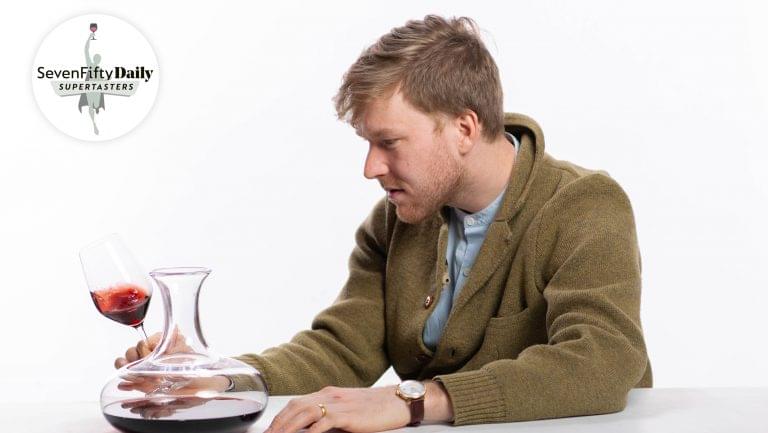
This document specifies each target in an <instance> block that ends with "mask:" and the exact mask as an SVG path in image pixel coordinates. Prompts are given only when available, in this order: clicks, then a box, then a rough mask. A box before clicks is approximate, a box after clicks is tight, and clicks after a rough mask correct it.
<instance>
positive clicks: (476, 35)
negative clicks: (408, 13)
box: [334, 15, 504, 141]
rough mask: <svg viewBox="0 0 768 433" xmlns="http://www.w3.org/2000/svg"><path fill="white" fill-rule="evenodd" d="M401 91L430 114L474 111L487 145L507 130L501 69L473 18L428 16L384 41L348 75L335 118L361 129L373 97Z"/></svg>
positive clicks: (337, 100)
mask: <svg viewBox="0 0 768 433" xmlns="http://www.w3.org/2000/svg"><path fill="white" fill-rule="evenodd" d="M397 90H400V91H401V92H402V94H403V97H404V98H405V100H406V101H408V102H409V103H410V104H412V105H413V106H414V107H416V108H417V109H419V110H421V111H422V112H424V113H427V114H430V115H439V114H448V115H454V116H457V115H460V114H462V113H464V112H466V110H472V111H474V112H475V113H476V114H477V117H478V120H479V122H480V124H481V130H482V135H483V136H484V137H485V138H486V139H487V140H489V141H490V140H493V139H495V138H497V137H498V136H499V135H500V134H501V133H502V132H503V130H504V110H503V106H502V105H503V94H502V90H501V80H500V79H499V71H498V68H497V67H496V62H494V60H493V58H492V57H491V54H490V53H489V52H488V50H487V49H486V48H485V44H483V41H482V40H481V38H480V32H479V29H478V27H477V24H476V23H475V21H473V20H472V19H471V18H467V17H459V18H449V19H445V18H443V17H440V16H437V15H427V16H426V17H424V19H423V20H410V21H408V22H407V23H405V25H404V26H402V27H397V28H394V29H392V30H391V31H390V32H389V33H387V34H385V35H383V36H382V37H380V38H379V40H378V41H376V43H374V44H373V45H371V46H370V47H368V48H367V49H365V50H364V51H363V53H362V54H361V55H360V57H359V58H358V59H357V61H356V62H355V63H354V64H352V66H350V68H349V70H347V72H346V73H345V74H344V78H343V80H342V84H341V87H339V91H338V93H337V94H336V96H335V97H334V103H335V106H336V114H337V115H338V117H339V119H341V120H344V121H346V122H349V123H350V124H351V125H352V126H353V127H355V128H358V127H359V120H360V119H361V117H362V115H363V113H364V112H365V109H366V107H367V105H368V103H369V102H370V101H371V100H372V99H375V98H381V97H388V96H391V95H392V94H394V92H395V91H397ZM435 118H436V119H437V120H438V121H437V128H440V127H441V126H442V124H441V123H440V121H439V117H438V116H435Z"/></svg>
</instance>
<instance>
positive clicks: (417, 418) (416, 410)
mask: <svg viewBox="0 0 768 433" xmlns="http://www.w3.org/2000/svg"><path fill="white" fill-rule="evenodd" d="M408 407H409V408H410V409H411V422H410V423H409V424H408V425H409V426H412V427H413V426H417V425H419V424H421V422H422V421H424V398H423V397H422V398H419V399H416V400H411V401H410V402H408Z"/></svg>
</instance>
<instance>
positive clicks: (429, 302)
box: [424, 295, 432, 308]
mask: <svg viewBox="0 0 768 433" xmlns="http://www.w3.org/2000/svg"><path fill="white" fill-rule="evenodd" d="M430 305H432V295H430V296H427V299H425V300H424V308H429V306H430Z"/></svg>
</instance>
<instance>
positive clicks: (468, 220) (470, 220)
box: [464, 217, 475, 226]
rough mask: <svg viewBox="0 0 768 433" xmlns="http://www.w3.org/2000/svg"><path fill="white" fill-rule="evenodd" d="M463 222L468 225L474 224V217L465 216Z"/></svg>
mask: <svg viewBox="0 0 768 433" xmlns="http://www.w3.org/2000/svg"><path fill="white" fill-rule="evenodd" d="M464 222H465V223H467V225H468V226H471V225H474V224H475V219H474V218H472V217H467V219H465V220H464Z"/></svg>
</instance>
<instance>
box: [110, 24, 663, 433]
mask: <svg viewBox="0 0 768 433" xmlns="http://www.w3.org/2000/svg"><path fill="white" fill-rule="evenodd" d="M335 101H336V109H337V112H338V114H339V117H340V118H342V119H345V120H347V121H349V122H350V123H351V125H352V126H354V127H355V129H356V131H357V133H358V134H359V135H360V136H362V137H364V138H365V139H367V140H368V142H369V151H368V156H367V158H366V161H365V170H364V171H365V177H367V178H369V179H376V180H377V181H378V182H379V183H380V184H381V186H382V187H383V188H384V189H385V190H386V191H387V198H386V199H383V200H381V201H380V202H379V203H378V204H377V205H376V206H375V207H374V209H373V211H372V213H371V214H370V216H369V217H368V218H367V219H366V221H365V222H364V223H363V224H362V226H361V227H360V228H359V229H358V231H357V233H356V247H355V249H354V250H353V252H352V255H351V257H350V261H349V269H350V274H349V279H348V281H347V282H346V284H345V285H344V287H343V289H342V291H341V293H340V294H339V296H338V298H337V299H336V301H335V302H334V303H333V305H331V306H330V307H329V308H327V309H326V310H324V311H322V312H321V313H320V314H318V315H317V317H315V319H314V321H313V322H312V327H311V330H307V331H303V332H300V333H299V334H297V335H296V336H295V337H294V338H293V339H292V340H291V342H290V343H287V344H283V345H281V346H279V347H275V348H271V349H268V350H266V351H264V352H263V353H262V354H260V355H257V354H249V355H243V356H242V357H240V359H241V360H242V361H244V362H247V363H249V364H251V365H253V366H254V367H256V368H257V369H258V370H259V371H261V372H262V373H263V375H264V378H265V380H266V382H267V383H268V385H269V389H270V391H271V393H272V394H278V395H279V394H306V395H303V396H301V397H298V398H296V399H294V400H292V401H291V402H290V403H289V404H288V405H287V406H286V408H285V409H284V410H283V411H282V412H280V413H279V414H278V415H277V416H276V417H275V419H274V420H273V421H272V424H271V426H270V431H274V432H286V433H293V432H296V431H298V430H299V429H301V428H304V427H308V428H309V430H308V431H309V432H311V433H316V432H321V431H325V430H328V429H330V428H332V427H338V428H343V429H345V430H349V431H353V432H370V431H380V430H387V429H392V428H397V427H402V426H405V425H408V424H416V423H418V422H419V421H426V422H452V423H453V424H455V425H465V424H473V423H487V422H511V421H521V420H532V419H541V418H552V417H564V416H575V415H587V414H599V413H607V412H615V411H619V410H622V409H623V408H624V406H625V405H626V397H627V393H628V391H629V390H630V389H631V388H633V387H638V386H641V387H650V386H651V383H652V378H651V369H650V364H649V360H648V356H647V354H646V348H645V343H644V339H643V334H642V328H641V324H640V255H639V251H638V246H637V239H636V234H635V224H634V218H633V214H632V209H631V206H630V203H629V200H628V198H627V196H626V195H625V194H624V192H623V191H622V189H621V188H620V187H619V185H618V184H617V183H616V182H615V181H613V180H612V179H611V178H610V177H608V175H607V174H605V173H604V172H597V171H591V170H587V169H584V168H581V167H578V166H576V165H574V164H571V163H568V162H564V161H558V160H555V159H554V158H552V157H551V156H549V155H548V154H546V153H545V152H544V139H543V135H542V132H541V129H540V128H539V126H538V125H537V124H536V123H535V122H534V121H533V120H531V119H529V118H527V117H525V116H522V115H515V114H509V115H506V116H505V115H504V113H503V110H502V91H501V85H500V80H499V76H498V71H497V68H496V65H495V63H494V61H493V59H492V58H491V56H490V54H489V53H488V51H487V50H486V49H485V47H484V45H483V43H482V42H481V40H480V38H479V36H478V31H477V27H476V25H475V24H474V22H473V21H471V20H470V19H467V18H459V19H450V20H446V19H443V18H440V17H437V16H427V17H425V18H424V20H421V21H409V22H408V23H406V25H405V26H403V27H399V28H396V29H393V30H392V31H391V32H390V33H388V34H386V35H384V36H382V37H381V38H380V39H379V40H378V41H377V42H376V43H375V44H374V45H372V46H371V47H369V48H368V49H367V50H365V51H364V52H363V54H362V55H361V56H360V58H359V59H358V60H357V61H356V62H355V63H354V64H353V65H352V66H351V68H350V69H349V71H348V72H347V73H346V75H345V76H344V80H343V84H342V86H341V88H340V89H339V93H338V95H337V96H336V99H335ZM150 348H151V347H147V346H146V345H143V346H142V345H140V346H139V347H138V348H135V349H130V350H129V352H128V353H127V361H131V360H133V359H136V358H138V357H139V356H146V354H147V353H148V350H149V349H150ZM125 362H126V360H125V359H118V360H117V361H116V365H117V366H120V365H123V364H124V363H125ZM390 365H391V366H393V367H394V369H395V372H396V373H397V374H398V375H399V376H400V377H401V378H402V379H411V380H416V381H418V382H407V383H405V384H401V385H398V386H387V387H376V388H369V387H370V386H371V385H372V384H373V383H375V382H376V380H377V379H378V378H379V377H380V376H381V375H382V373H384V371H385V370H386V369H387V368H388V367H389V366H390Z"/></svg>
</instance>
